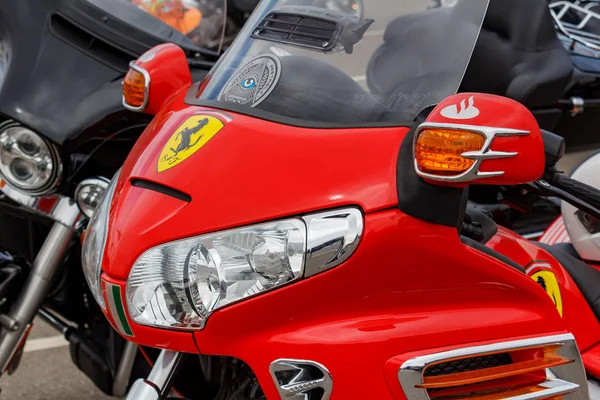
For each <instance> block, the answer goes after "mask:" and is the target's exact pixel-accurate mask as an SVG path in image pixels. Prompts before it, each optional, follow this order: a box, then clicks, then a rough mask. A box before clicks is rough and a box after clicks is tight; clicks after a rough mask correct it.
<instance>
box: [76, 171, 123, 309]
mask: <svg viewBox="0 0 600 400" xmlns="http://www.w3.org/2000/svg"><path fill="white" fill-rule="evenodd" d="M120 172H121V171H120V170H119V171H118V172H117V173H116V174H115V176H114V177H113V179H112V181H111V182H110V184H109V185H108V187H107V188H106V191H105V192H104V197H103V199H102V201H101V202H100V205H99V206H98V208H97V209H96V210H95V211H94V213H93V215H92V218H91V219H90V223H89V225H88V227H87V231H86V234H85V238H84V240H83V249H82V252H81V264H82V265H83V274H84V276H85V279H86V281H87V283H88V286H89V287H90V290H91V291H92V294H93V295H94V299H96V301H97V302H98V304H100V307H102V308H103V309H106V304H105V303H104V298H103V297H102V287H101V286H100V274H101V273H102V257H103V256H104V248H105V247H106V235H107V234H108V216H109V211H110V204H111V202H112V198H113V195H114V194H115V187H116V186H117V181H118V180H119V173H120Z"/></svg>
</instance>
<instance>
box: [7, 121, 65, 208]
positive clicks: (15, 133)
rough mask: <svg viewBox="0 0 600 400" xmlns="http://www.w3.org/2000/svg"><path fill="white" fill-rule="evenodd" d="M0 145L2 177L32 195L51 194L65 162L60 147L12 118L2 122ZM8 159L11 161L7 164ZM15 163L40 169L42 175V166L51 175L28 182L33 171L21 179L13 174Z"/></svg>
mask: <svg viewBox="0 0 600 400" xmlns="http://www.w3.org/2000/svg"><path fill="white" fill-rule="evenodd" d="M15 137H16V138H17V139H16V140H15ZM21 138H23V140H24V141H26V140H28V141H29V142H28V143H25V142H22V143H21V142H19V139H21ZM0 146H1V147H2V148H0V176H2V178H3V180H4V181H5V182H6V184H7V185H9V186H11V187H12V188H13V189H15V190H16V191H18V192H21V193H23V194H26V195H30V196H40V195H44V194H49V193H52V192H53V191H54V190H55V189H56V187H57V186H58V184H59V182H60V179H61V176H62V171H63V165H62V161H61V158H60V153H59V151H58V148H57V147H56V146H55V145H54V144H52V143H50V142H49V141H48V140H46V139H45V138H44V137H42V136H41V135H39V134H38V133H36V132H34V131H32V130H31V129H29V128H26V127H24V126H22V125H21V124H19V123H17V122H15V121H12V120H9V121H6V122H5V123H2V124H0ZM27 146H29V148H28V147H27ZM2 154H4V158H5V159H4V160H3V159H2V158H3V157H2ZM9 162H10V164H8V163H9ZM16 162H19V163H21V164H23V166H27V167H30V168H31V169H33V170H35V169H36V168H37V169H38V171H37V172H36V173H39V174H41V172H39V170H40V169H41V168H43V170H48V171H47V172H46V173H47V174H48V175H47V177H45V178H39V177H38V179H37V180H38V181H39V182H34V183H29V184H26V183H25V181H27V180H28V179H30V178H31V177H33V176H34V174H31V175H30V177H29V178H23V179H19V178H18V177H17V176H15V175H14V171H13V169H12V167H11V166H14V164H15V163H16Z"/></svg>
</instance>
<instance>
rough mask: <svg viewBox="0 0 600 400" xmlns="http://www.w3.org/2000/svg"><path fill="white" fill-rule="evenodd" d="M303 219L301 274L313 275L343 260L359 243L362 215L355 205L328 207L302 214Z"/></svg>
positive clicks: (361, 231)
mask: <svg viewBox="0 0 600 400" xmlns="http://www.w3.org/2000/svg"><path fill="white" fill-rule="evenodd" d="M303 219H304V222H305V223H306V236H307V240H306V262H305V266H304V276H305V277H308V276H312V275H315V274H318V273H320V272H323V271H326V270H328V269H331V268H333V267H336V266H338V265H340V264H341V263H343V262H344V261H346V260H347V259H348V258H349V257H350V256H351V255H352V253H354V251H355V250H356V248H357V247H358V243H359V242H360V238H361V236H362V233H363V215H362V213H361V212H360V210H358V209H356V208H344V209H341V210H335V211H327V212H323V213H319V214H311V215H306V216H304V217H303Z"/></svg>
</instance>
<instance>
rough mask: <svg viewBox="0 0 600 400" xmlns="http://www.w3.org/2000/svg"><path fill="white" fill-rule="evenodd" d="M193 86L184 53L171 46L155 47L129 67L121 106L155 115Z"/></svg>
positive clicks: (171, 44)
mask: <svg viewBox="0 0 600 400" xmlns="http://www.w3.org/2000/svg"><path fill="white" fill-rule="evenodd" d="M191 84H192V75H191V73H190V69H189V66H188V61H187V57H186V56H185V53H184V51H183V50H182V49H181V48H180V47H179V46H177V45H175V44H173V43H165V44H161V45H158V46H154V47H153V48H151V49H150V50H148V51H147V52H145V53H144V54H142V55H141V56H140V57H139V58H138V59H137V60H135V61H132V62H131V63H130V64H129V71H128V72H127V75H125V79H124V80H123V106H124V107H125V108H127V109H128V110H130V111H136V112H144V113H146V114H150V115H155V114H156V113H157V112H158V111H159V110H160V109H161V108H162V107H163V106H164V104H165V103H166V102H167V101H168V100H170V99H171V98H172V97H173V96H174V95H175V94H176V93H177V92H178V91H179V90H181V89H182V88H184V87H188V86H190V85H191Z"/></svg>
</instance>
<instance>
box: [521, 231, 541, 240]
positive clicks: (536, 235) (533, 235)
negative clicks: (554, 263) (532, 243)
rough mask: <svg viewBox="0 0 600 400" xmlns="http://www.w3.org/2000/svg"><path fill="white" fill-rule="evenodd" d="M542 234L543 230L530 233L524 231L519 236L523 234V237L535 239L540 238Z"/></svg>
mask: <svg viewBox="0 0 600 400" xmlns="http://www.w3.org/2000/svg"><path fill="white" fill-rule="evenodd" d="M543 235H544V231H539V232H531V233H525V234H523V235H521V236H523V238H524V239H530V240H531V239H537V238H540V237H542V236H543Z"/></svg>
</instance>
